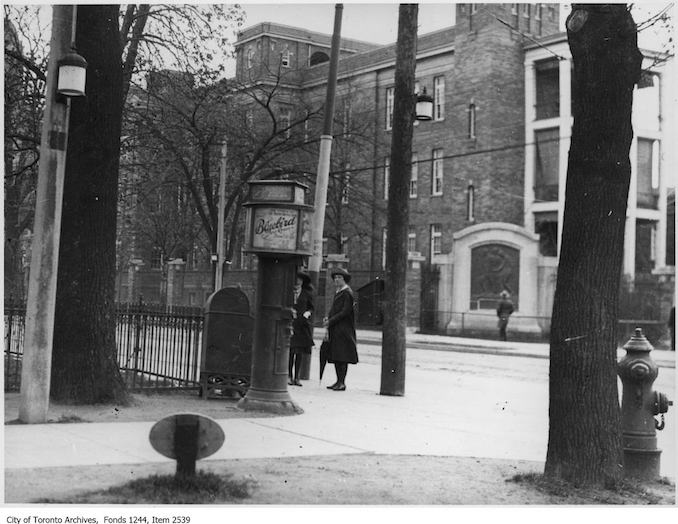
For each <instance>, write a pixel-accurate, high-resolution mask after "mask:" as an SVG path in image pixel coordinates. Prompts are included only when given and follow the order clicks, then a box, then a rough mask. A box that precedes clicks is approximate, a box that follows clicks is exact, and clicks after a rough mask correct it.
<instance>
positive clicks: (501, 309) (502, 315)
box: [497, 290, 513, 341]
mask: <svg viewBox="0 0 678 524" xmlns="http://www.w3.org/2000/svg"><path fill="white" fill-rule="evenodd" d="M511 313H513V302H511V297H510V295H509V293H508V291H506V290H504V291H502V292H501V293H500V294H499V305H498V306H497V317H499V321H498V322H497V326H498V327H499V338H500V340H504V341H506V328H507V326H508V321H509V317H510V316H511Z"/></svg>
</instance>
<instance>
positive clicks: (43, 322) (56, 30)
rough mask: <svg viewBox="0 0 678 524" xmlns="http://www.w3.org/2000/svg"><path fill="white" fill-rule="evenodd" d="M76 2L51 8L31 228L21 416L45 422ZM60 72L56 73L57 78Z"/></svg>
mask: <svg viewBox="0 0 678 524" xmlns="http://www.w3.org/2000/svg"><path fill="white" fill-rule="evenodd" d="M76 14H77V7H76V6H71V5H54V6H53V7H52V37H51V40H50V58H49V64H48V72H47V86H46V91H45V94H46V104H45V116H44V120H43V124H42V135H41V139H40V166H39V169H38V187H37V190H36V202H37V205H36V209H35V232H34V235H33V242H32V246H31V268H30V274H29V280H28V296H27V301H26V339H25V342H24V355H23V361H22V368H21V393H20V402H19V420H21V421H22V422H24V423H28V424H39V423H43V422H45V421H46V419H47V411H48V409H49V392H50V378H51V377H50V374H51V368H52V341H53V338H54V310H55V304H56V284H57V269H58V262H59V236H60V231H61V210H62V199H63V190H64V175H65V169H66V147H67V145H68V118H69V115H70V99H69V98H68V97H70V96H83V95H84V94H85V73H84V70H85V68H86V67H87V62H85V60H84V58H82V57H80V56H79V55H76V54H75V53H70V55H71V56H70V57H69V53H68V51H69V50H72V49H73V48H74V46H73V43H74V40H75V26H76V23H75V22H76ZM57 77H58V78H57Z"/></svg>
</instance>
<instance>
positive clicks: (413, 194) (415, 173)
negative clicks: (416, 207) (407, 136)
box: [410, 153, 419, 198]
mask: <svg viewBox="0 0 678 524" xmlns="http://www.w3.org/2000/svg"><path fill="white" fill-rule="evenodd" d="M418 185H419V156H418V155H417V153H412V168H411V169H410V198H417V186H418Z"/></svg>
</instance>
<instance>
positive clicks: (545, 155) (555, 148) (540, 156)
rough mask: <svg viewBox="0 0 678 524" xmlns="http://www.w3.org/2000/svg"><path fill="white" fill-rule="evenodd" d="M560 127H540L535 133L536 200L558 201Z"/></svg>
mask: <svg viewBox="0 0 678 524" xmlns="http://www.w3.org/2000/svg"><path fill="white" fill-rule="evenodd" d="M559 137H560V131H559V129H558V128H557V127H556V128H553V129H540V130H538V131H535V133H534V142H535V144H534V151H535V159H534V167H535V180H534V181H535V185H534V186H535V187H534V192H535V194H534V196H535V199H536V200H541V201H545V202H557V201H558V180H559V177H558V173H559V164H560V153H559V150H560V138H559Z"/></svg>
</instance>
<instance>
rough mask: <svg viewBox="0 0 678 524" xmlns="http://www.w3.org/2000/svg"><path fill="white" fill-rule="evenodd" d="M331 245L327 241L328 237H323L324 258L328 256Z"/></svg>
mask: <svg viewBox="0 0 678 524" xmlns="http://www.w3.org/2000/svg"><path fill="white" fill-rule="evenodd" d="M328 245H329V242H328V240H327V237H323V256H324V257H325V256H327V253H328V251H327V246H328Z"/></svg>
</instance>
